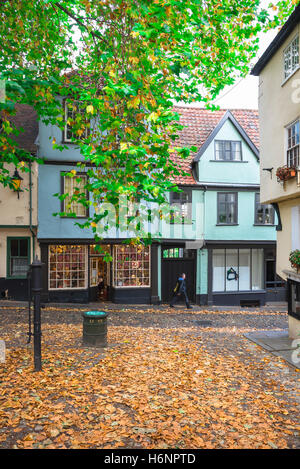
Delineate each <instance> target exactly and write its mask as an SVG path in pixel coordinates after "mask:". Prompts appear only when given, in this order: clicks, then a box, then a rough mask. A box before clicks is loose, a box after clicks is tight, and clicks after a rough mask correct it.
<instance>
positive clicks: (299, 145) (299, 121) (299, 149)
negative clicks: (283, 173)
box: [286, 118, 300, 168]
mask: <svg viewBox="0 0 300 469" xmlns="http://www.w3.org/2000/svg"><path fill="white" fill-rule="evenodd" d="M296 124H298V131H299V134H298V143H296V144H295V145H291V146H289V136H288V135H289V130H290V129H292V128H293V127H294V126H295V125H296ZM291 150H293V151H296V153H298V155H297V156H296V160H297V161H296V164H295V165H291V164H290V163H289V152H290V151H291ZM286 164H287V166H288V167H289V168H291V167H296V168H298V167H300V119H299V118H298V119H296V120H295V121H294V122H292V123H291V124H289V125H288V126H287V127H286Z"/></svg>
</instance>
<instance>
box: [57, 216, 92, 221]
mask: <svg viewBox="0 0 300 469" xmlns="http://www.w3.org/2000/svg"><path fill="white" fill-rule="evenodd" d="M59 218H61V219H64V220H78V219H81V220H85V219H86V218H89V216H88V215H86V216H85V217H59Z"/></svg>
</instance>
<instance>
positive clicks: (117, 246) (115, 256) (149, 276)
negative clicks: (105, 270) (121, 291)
mask: <svg viewBox="0 0 300 469" xmlns="http://www.w3.org/2000/svg"><path fill="white" fill-rule="evenodd" d="M122 247H124V246H122V245H119V244H116V245H115V246H114V248H113V286H114V287H115V288H150V287H151V249H150V246H145V247H144V249H148V252H149V258H148V259H149V260H148V262H149V270H148V278H149V283H148V285H118V284H117V277H116V272H117V271H118V267H117V261H118V256H117V252H118V250H119V249H121V248H122Z"/></svg>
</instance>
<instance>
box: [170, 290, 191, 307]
mask: <svg viewBox="0 0 300 469" xmlns="http://www.w3.org/2000/svg"><path fill="white" fill-rule="evenodd" d="M182 297H183V298H184V301H185V304H186V306H187V307H189V306H190V302H189V299H188V297H187V294H186V291H183V292H182V293H180V294H179V295H178V294H176V293H175V294H174V296H173V298H172V300H171V303H170V305H171V306H174V304H175V303H176V302H177V301H178V300H179V299H180V298H182Z"/></svg>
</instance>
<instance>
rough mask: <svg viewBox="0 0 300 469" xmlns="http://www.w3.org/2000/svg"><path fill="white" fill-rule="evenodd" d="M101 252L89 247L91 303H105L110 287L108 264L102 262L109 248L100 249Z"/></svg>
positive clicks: (93, 246)
mask: <svg viewBox="0 0 300 469" xmlns="http://www.w3.org/2000/svg"><path fill="white" fill-rule="evenodd" d="M102 248H103V251H104V252H103V251H102V252H99V251H97V250H96V249H95V245H92V246H90V297H91V300H92V301H97V300H99V301H107V300H108V298H109V286H110V262H106V261H105V260H104V256H105V254H106V253H108V254H110V246H105V247H102Z"/></svg>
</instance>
